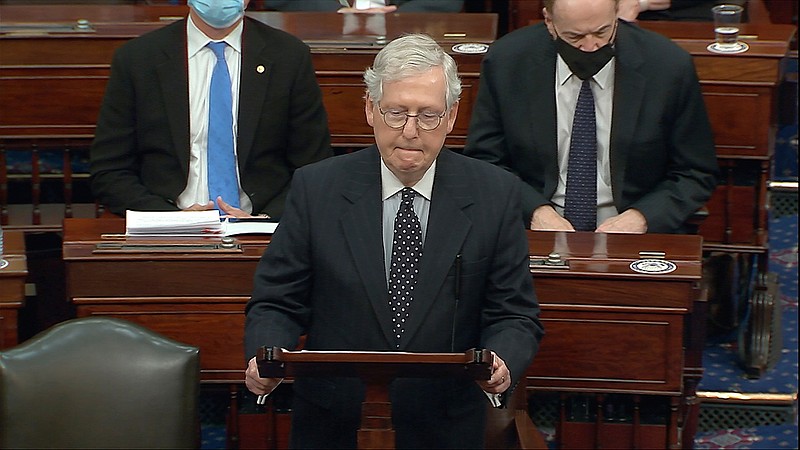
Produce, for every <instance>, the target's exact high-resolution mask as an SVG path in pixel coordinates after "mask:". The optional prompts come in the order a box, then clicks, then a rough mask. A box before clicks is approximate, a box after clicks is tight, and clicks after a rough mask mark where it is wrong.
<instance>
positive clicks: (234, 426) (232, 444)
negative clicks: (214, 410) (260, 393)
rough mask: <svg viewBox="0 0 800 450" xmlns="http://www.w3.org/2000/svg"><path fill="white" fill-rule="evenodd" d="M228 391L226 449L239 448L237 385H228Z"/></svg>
mask: <svg viewBox="0 0 800 450" xmlns="http://www.w3.org/2000/svg"><path fill="white" fill-rule="evenodd" d="M228 387H229V389H230V391H229V395H230V405H229V406H228V408H229V409H228V424H227V425H228V433H227V441H228V442H227V448H229V449H238V448H239V385H238V384H235V383H231V384H230V385H228Z"/></svg>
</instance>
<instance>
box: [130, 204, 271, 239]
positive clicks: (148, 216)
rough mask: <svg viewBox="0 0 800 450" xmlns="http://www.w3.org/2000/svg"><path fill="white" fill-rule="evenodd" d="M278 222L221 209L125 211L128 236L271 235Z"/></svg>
mask: <svg viewBox="0 0 800 450" xmlns="http://www.w3.org/2000/svg"><path fill="white" fill-rule="evenodd" d="M277 227H278V222H276V221H274V220H270V219H267V218H264V217H221V216H220V215H219V211H217V210H209V211H131V210H128V211H127V212H126V213H125V234H126V235H128V236H182V237H186V236H198V237H209V236H214V235H219V236H233V235H238V234H271V233H273V232H275V229H276V228H277Z"/></svg>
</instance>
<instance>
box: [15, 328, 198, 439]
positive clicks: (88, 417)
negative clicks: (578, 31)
mask: <svg viewBox="0 0 800 450" xmlns="http://www.w3.org/2000/svg"><path fill="white" fill-rule="evenodd" d="M199 389H200V356H199V349H198V348H196V347H192V346H189V345H185V344H181V343H179V342H176V341H173V340H170V339H167V338H165V337H163V336H161V335H159V334H157V333H155V332H153V331H151V330H148V329H146V328H144V327H141V326H139V325H136V324H133V323H131V322H127V321H124V320H119V319H112V318H105V317H90V318H80V319H73V320H69V321H66V322H63V323H60V324H58V325H56V326H54V327H52V328H50V329H49V330H46V331H44V332H42V333H40V334H38V335H36V336H34V337H33V338H31V339H29V340H28V341H25V342H23V343H22V344H20V345H18V346H16V347H14V348H11V349H8V350H6V351H3V352H0V448H123V447H124V448H190V447H192V448H197V447H199V444H200V437H199V429H200V428H199V414H198V396H199Z"/></svg>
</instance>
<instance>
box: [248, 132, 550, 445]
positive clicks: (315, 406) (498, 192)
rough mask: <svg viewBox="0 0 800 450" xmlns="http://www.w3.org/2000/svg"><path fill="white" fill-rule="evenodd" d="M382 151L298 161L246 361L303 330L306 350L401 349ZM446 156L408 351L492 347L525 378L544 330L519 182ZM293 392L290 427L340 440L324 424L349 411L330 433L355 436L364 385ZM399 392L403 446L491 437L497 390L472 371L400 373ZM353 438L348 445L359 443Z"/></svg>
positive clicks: (259, 273) (262, 277)
mask: <svg viewBox="0 0 800 450" xmlns="http://www.w3.org/2000/svg"><path fill="white" fill-rule="evenodd" d="M379 158H380V157H379V153H378V150H377V147H375V146H372V147H370V148H367V149H363V150H360V151H358V152H355V153H352V154H348V155H343V156H338V157H334V158H331V159H328V160H325V161H322V162H320V163H317V164H313V165H309V166H307V167H304V168H302V169H300V170H298V171H297V172H296V174H295V178H294V180H293V182H292V189H291V193H290V194H289V201H288V202H287V210H286V214H284V216H283V218H282V220H281V223H280V225H279V226H278V229H277V231H276V233H275V235H274V236H273V238H272V241H271V243H270V245H269V247H268V248H267V250H266V252H265V253H264V255H263V257H262V259H261V262H260V263H259V266H258V268H257V270H256V275H255V282H254V289H253V296H252V298H251V300H250V302H249V303H248V305H247V323H246V334H245V341H246V356H247V359H249V358H250V357H252V356H253V355H255V352H256V350H257V348H258V347H259V346H262V345H267V346H278V347H284V348H294V347H295V346H296V345H297V342H298V338H299V336H301V335H303V334H305V335H306V336H307V338H306V342H305V348H306V349H313V350H372V351H393V350H394V340H393V336H392V333H391V329H392V325H391V311H390V309H389V305H388V293H387V292H388V291H387V284H386V273H385V268H384V248H383V234H382V233H383V231H382V200H381V176H380V159H379ZM437 161H438V162H437V166H436V175H435V178H434V185H433V193H432V199H431V208H430V214H429V218H428V225H427V232H426V237H425V243H424V250H423V256H422V259H421V262H420V264H421V266H420V273H421V275H420V276H419V277H418V281H417V287H416V289H415V296H414V301H413V304H412V306H411V313H410V317H409V321H408V322H407V324H406V332H405V335H404V344H403V345H402V346H401V348H400V350H401V351H410V352H451V351H455V352H463V351H465V350H467V349H469V348H487V349H491V350H494V351H495V352H496V353H497V354H498V355H499V356H500V357H501V358H503V360H504V361H505V362H506V364H507V366H508V367H509V370H510V371H511V373H512V380H513V381H514V382H517V381H519V380H521V379H522V378H523V377H524V372H525V370H526V368H527V367H528V366H529V364H530V362H531V360H532V358H533V355H534V354H535V353H536V351H537V349H538V342H539V339H540V338H541V336H542V334H543V331H542V327H541V324H540V322H539V320H538V314H539V308H538V304H537V302H536V298H535V295H534V291H533V287H532V280H531V274H530V271H529V268H528V244H527V235H526V231H525V226H524V224H523V223H522V222H521V221H520V218H519V188H520V183H519V181H518V180H517V179H516V177H514V176H513V175H511V174H509V173H508V172H506V171H504V170H502V169H500V168H497V167H494V166H492V165H491V164H486V163H484V162H482V161H477V160H474V159H471V158H467V157H465V156H463V155H459V154H456V153H453V152H451V151H449V150H447V149H443V150H442V152H441V153H440V155H439V157H438V160H437ZM457 255H460V257H459V258H460V261H461V263H460V264H461V267H460V270H456V262H455V261H456V260H457ZM459 272H460V276H457V273H459ZM457 284H458V285H459V286H460V287H456V286H457ZM457 290H458V291H460V295H459V298H458V299H456V291H457ZM406 338H407V339H406ZM294 393H295V404H294V411H293V413H294V414H295V421H294V422H293V429H292V436H293V439H301V441H299V442H298V441H295V444H297V445H300V446H304V445H308V446H312V447H313V446H324V447H328V446H336V444H334V441H332V440H331V439H333V438H331V436H330V435H326V431H324V430H328V428H326V423H329V422H331V421H335V422H336V423H337V424H338V423H340V422H338V421H342V420H346V418H349V422H346V425H336V426H331V427H330V429H329V430H328V431H334V430H336V429H337V427H338V428H342V427H343V426H344V427H347V428H345V429H339V430H338V431H337V434H339V435H341V434H342V433H345V434H344V436H345V438H346V439H355V430H356V428H357V425H358V417H359V413H360V402H361V400H362V399H363V396H364V394H363V387H362V386H361V385H360V383H358V382H356V381H353V380H346V379H339V380H329V379H326V380H319V379H299V380H296V381H295V383H294ZM392 401H393V407H394V414H393V418H394V421H395V429H396V431H397V442H398V446H399V447H408V446H412V447H414V446H421V447H422V448H433V447H441V446H443V445H457V446H458V445H460V446H466V447H470V446H475V445H476V444H477V443H478V442H480V440H481V439H483V430H484V422H483V420H484V419H483V418H484V417H485V410H486V406H487V399H486V396H485V395H484V394H483V392H482V391H481V390H480V388H479V387H478V386H477V384H476V383H475V382H474V381H472V380H461V381H457V382H454V381H452V380H401V381H396V382H395V383H394V384H393V386H392ZM309 411H313V412H314V413H313V414H312V413H310V412H309ZM308 416H311V417H312V418H309V419H308V423H305V422H303V421H302V420H301V421H300V422H298V417H300V418H303V417H308ZM295 426H296V427H297V428H296V429H295ZM455 431H458V432H455ZM462 433H463V434H462ZM306 439H308V440H306ZM346 439H345V441H343V442H342V443H341V445H342V446H345V447H347V446H348V445H349V446H354V445H355V441H354V440H352V441H351V442H348V441H347V440H346ZM469 439H478V441H469Z"/></svg>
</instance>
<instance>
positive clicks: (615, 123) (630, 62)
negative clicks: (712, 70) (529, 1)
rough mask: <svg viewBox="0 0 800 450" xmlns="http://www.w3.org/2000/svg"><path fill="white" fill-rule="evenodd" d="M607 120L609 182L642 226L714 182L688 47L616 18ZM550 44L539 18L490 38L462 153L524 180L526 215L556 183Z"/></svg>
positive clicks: (682, 208)
mask: <svg viewBox="0 0 800 450" xmlns="http://www.w3.org/2000/svg"><path fill="white" fill-rule="evenodd" d="M615 52H616V77H615V85H614V107H613V117H612V124H611V148H610V152H611V155H610V160H611V185H612V186H611V188H612V192H613V197H614V204H615V206H616V208H617V211H619V212H620V213H621V212H623V211H625V210H627V209H629V208H635V209H637V210H639V211H640V212H641V213H642V214H643V215H644V216H645V218H646V219H647V224H648V232H653V233H672V232H676V231H681V230H682V225H683V224H684V222H685V221H686V220H687V219H688V218H689V217H690V216H691V215H692V213H694V212H695V211H696V210H698V209H699V208H700V207H702V206H703V205H704V204H705V202H706V201H707V200H708V198H709V197H710V196H711V192H712V191H713V190H714V188H715V186H716V183H717V179H716V175H717V170H718V169H717V160H716V154H715V149H714V141H713V136H712V133H711V125H710V123H709V120H708V116H707V114H706V109H705V104H704V103H703V98H702V95H701V92H700V84H699V81H698V79H697V74H696V72H695V69H694V63H693V61H692V58H691V55H689V54H688V53H686V52H685V51H683V50H682V49H681V48H680V47H678V46H677V45H675V44H674V43H673V42H671V41H670V40H669V39H667V38H666V37H663V36H661V35H658V34H656V33H653V32H650V31H647V30H643V29H642V28H640V27H638V26H637V25H634V24H630V23H627V22H624V21H619V29H618V31H617V38H616V45H615ZM556 56H557V53H556V50H555V45H554V43H553V39H552V37H551V36H550V34H549V33H548V32H547V28H546V27H545V25H544V24H543V23H542V24H537V25H532V26H528V27H525V28H521V29H519V30H516V31H514V32H512V33H509V34H508V35H506V36H504V37H503V38H501V39H499V40H498V41H497V42H495V43H494V44H492V46H491V48H490V49H489V52H488V54H487V55H486V57H485V58H484V59H483V62H482V67H481V83H480V88H479V90H478V95H477V98H476V101H475V106H474V108H473V111H472V118H471V122H470V126H469V133H468V134H467V144H466V148H465V150H464V152H465V154H467V155H469V156H473V157H476V158H479V159H483V160H486V161H489V162H491V163H494V164H498V165H500V166H502V167H505V168H506V169H508V170H510V171H512V172H514V173H516V174H517V175H519V177H520V178H521V179H522V180H523V181H524V182H525V186H524V189H523V200H522V203H523V212H522V214H523V216H524V218H525V220H530V218H531V215H532V213H533V210H534V209H536V208H537V207H539V206H542V205H545V204H548V203H550V198H551V197H552V196H553V193H554V192H555V190H556V186H557V183H558V174H559V169H558V143H557V131H556V99H555V65H556Z"/></svg>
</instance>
